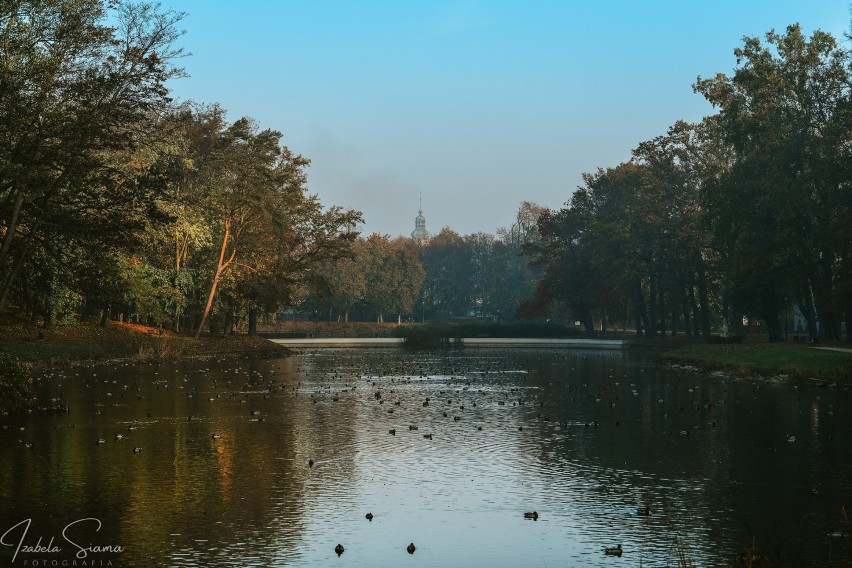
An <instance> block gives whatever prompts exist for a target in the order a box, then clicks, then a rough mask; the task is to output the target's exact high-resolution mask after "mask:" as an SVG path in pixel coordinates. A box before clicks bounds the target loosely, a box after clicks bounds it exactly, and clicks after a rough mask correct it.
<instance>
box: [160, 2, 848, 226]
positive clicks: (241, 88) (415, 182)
mask: <svg viewBox="0 0 852 568" xmlns="http://www.w3.org/2000/svg"><path fill="white" fill-rule="evenodd" d="M162 5H163V7H165V8H171V9H174V10H177V11H182V12H186V13H187V16H186V18H185V19H184V20H183V22H182V27H183V29H185V30H186V33H185V35H184V36H183V38H181V42H180V45H181V46H183V47H184V48H185V49H186V50H187V51H188V52H190V53H191V56H189V57H187V58H186V59H185V60H183V66H184V67H185V68H186V70H187V72H188V73H189V77H188V78H185V79H181V80H179V81H176V82H174V83H173V84H172V88H173V91H174V94H175V95H176V97H177V98H178V99H181V100H186V99H191V100H195V101H199V102H204V103H214V102H215V103H219V104H220V105H221V106H222V107H223V108H225V109H226V110H227V111H228V118H229V119H230V120H236V119H237V118H239V117H241V116H250V117H252V118H254V119H256V120H257V121H258V122H259V124H260V126H261V127H263V128H274V129H277V130H280V131H282V132H283V133H284V139H283V141H284V143H285V144H286V145H287V146H289V147H290V148H291V149H292V150H293V151H294V152H297V153H299V154H302V155H303V156H305V157H307V158H310V159H311V161H312V163H311V167H310V168H309V170H308V175H309V189H310V191H311V193H316V194H318V195H319V196H320V199H321V200H322V202H323V203H324V204H326V205H330V204H337V205H343V206H346V207H352V208H356V209H359V210H361V211H362V212H363V213H364V217H365V220H366V223H365V225H364V227H363V232H364V233H365V234H369V233H372V232H379V233H387V234H390V235H391V236H396V235H401V234H402V235H408V234H409V233H410V232H411V231H412V230H413V228H414V217H415V216H416V214H417V209H418V199H419V196H420V194H421V193H422V196H423V213H424V215H425V216H426V222H427V228H428V229H429V230H430V231H431V232H433V233H435V232H437V231H438V230H440V229H441V227H444V226H449V227H451V228H452V229H454V230H456V231H457V232H459V233H461V234H469V233H475V232H478V231H483V232H487V233H494V232H495V230H496V229H497V228H498V227H505V226H508V225H510V224H511V223H512V220H513V218H514V215H515V212H516V211H517V209H518V206H519V204H520V203H521V201H524V200H528V201H534V202H537V203H539V204H541V205H545V206H547V207H551V208H559V207H561V206H562V205H563V204H564V203H565V202H566V201H567V200H568V199H569V198H570V195H571V193H572V192H573V191H574V189H576V187H577V186H578V185H579V184H580V183H581V175H582V173H583V172H593V171H595V170H596V169H597V168H598V167H609V166H614V165H616V164H618V163H620V162H622V161H625V160H627V159H629V158H630V152H631V150H632V149H633V148H634V147H636V146H637V145H638V143H639V142H642V141H644V140H648V139H650V138H653V137H654V136H658V135H660V134H664V133H665V131H666V129H667V128H668V127H669V126H670V125H671V124H673V123H674V122H675V121H676V120H679V119H684V120H687V121H696V120H699V119H700V118H701V117H702V116H705V115H707V114H712V113H713V109H712V108H711V107H710V105H709V104H707V103H706V102H705V100H704V99H703V97H701V96H700V95H697V94H694V93H693V92H692V84H693V83H694V82H695V79H696V78H697V76H699V75H701V76H704V77H706V76H710V75H714V74H715V73H717V72H724V73H728V74H730V73H731V72H732V70H733V69H734V68H735V65H736V61H735V58H734V55H733V50H734V48H736V47H739V46H741V45H742V41H741V40H742V37H743V36H760V37H763V35H764V34H765V33H766V32H767V31H769V30H770V29H773V28H775V29H776V30H778V31H782V30H784V29H785V28H786V26H788V25H789V24H791V23H795V22H798V23H800V24H801V25H802V28H803V29H804V31H805V32H806V33H807V34H808V35H810V33H811V32H812V31H813V30H815V29H822V30H824V31H828V32H830V33H832V34H833V35H834V36H835V37H836V38H838V40H840V41H842V42H843V44H844V45H846V46H847V47H848V45H849V43H848V41H847V40H846V39H845V37H844V34H845V33H846V32H847V31H848V30H849V23H850V12H849V2H844V1H838V0H736V1H734V0H707V1H703V0H700V1H699V0H688V1H687V0H672V1H654V0H645V1H641V0H625V1H603V0H585V1H582V2H581V1H571V0H561V1H560V0H552V1H533V0H530V1H525V2H521V1H518V0H515V1H499V0H446V1H441V0H436V1H426V0H394V1H391V0H385V1H371V0H348V1H347V0H335V1H332V0H242V1H241V2H230V1H225V0H165V1H163V2H162Z"/></svg>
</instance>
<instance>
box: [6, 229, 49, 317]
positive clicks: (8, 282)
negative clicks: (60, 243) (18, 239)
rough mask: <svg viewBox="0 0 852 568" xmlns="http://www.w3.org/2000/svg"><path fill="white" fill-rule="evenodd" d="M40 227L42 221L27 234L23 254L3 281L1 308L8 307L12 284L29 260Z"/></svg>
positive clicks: (21, 253) (22, 249)
mask: <svg viewBox="0 0 852 568" xmlns="http://www.w3.org/2000/svg"><path fill="white" fill-rule="evenodd" d="M39 225H41V221H40V220H39V221H36V222H35V223H34V224H33V226H32V228H31V229H30V232H29V233H28V234H27V238H26V239H25V240H24V246H22V247H21V252H20V254H19V255H18V257H17V258H16V259H15V263H14V264H13V265H12V268H11V269H10V270H9V274H8V275H7V276H6V279H5V280H4V281H3V289H2V290H0V308H2V307H3V306H5V305H6V299H7V298H8V296H9V290H11V289H12V283H13V282H14V281H15V278H16V277H17V276H18V272H19V271H20V270H21V268H22V267H23V266H24V260H26V258H27V254H28V253H29V249H30V245H31V244H32V242H33V236H34V235H35V233H36V231H37V230H38V227H39Z"/></svg>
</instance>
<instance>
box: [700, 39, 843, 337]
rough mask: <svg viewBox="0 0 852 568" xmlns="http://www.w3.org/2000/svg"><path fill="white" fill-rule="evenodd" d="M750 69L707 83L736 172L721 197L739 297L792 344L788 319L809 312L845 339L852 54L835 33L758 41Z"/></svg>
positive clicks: (748, 60) (751, 49)
mask: <svg viewBox="0 0 852 568" xmlns="http://www.w3.org/2000/svg"><path fill="white" fill-rule="evenodd" d="M735 55H736V57H737V63H738V65H739V67H738V68H737V69H736V71H735V72H734V75H733V76H731V77H728V76H726V75H724V74H718V75H716V76H715V77H712V78H709V79H701V78H699V80H698V81H697V82H696V84H695V89H696V91H698V92H699V93H701V94H703V95H704V96H705V97H706V98H707V99H708V100H709V101H710V102H711V103H713V104H714V105H715V106H718V107H719V109H720V124H721V126H722V132H723V133H724V136H725V138H726V140H727V141H728V142H730V143H731V144H732V146H733V147H734V149H735V151H736V157H737V158H736V163H735V164H734V166H733V168H732V169H731V171H730V174H729V175H728V176H726V179H724V180H722V182H721V183H719V184H718V186H717V188H716V190H715V195H713V196H711V197H712V201H711V204H712V214H713V216H714V221H715V222H714V232H715V234H716V237H717V238H718V239H719V240H721V241H723V242H725V243H726V245H727V246H726V248H727V249H728V251H729V253H730V258H729V262H730V265H731V269H732V271H733V274H734V276H735V278H733V279H732V280H734V281H736V282H738V283H739V287H738V290H736V292H737V296H738V298H739V299H740V300H741V301H742V303H745V304H748V305H749V307H750V308H751V309H752V310H753V311H754V312H755V313H756V315H758V316H759V317H761V318H762V319H763V320H764V321H766V323H767V326H768V329H769V333H770V337H771V338H772V339H773V340H780V339H782V329H781V325H780V319H779V318H780V314H781V313H783V311H784V310H785V309H786V308H787V306H789V305H790V303H791V301H794V302H796V303H797V304H799V305H800V306H801V307H802V308H803V311H804V313H805V315H806V317H807V318H808V320H809V324H810V325H809V327H810V329H811V333H812V334H816V332H817V318H819V322H820V324H821V326H822V332H823V333H824V334H826V335H827V336H828V337H830V338H836V337H837V336H838V335H839V321H840V316H841V306H843V305H844V304H845V303H846V302H847V301H848V298H844V297H841V294H842V293H841V292H840V290H839V289H838V288H837V279H836V277H835V274H836V273H837V270H838V269H841V270H842V268H841V267H843V266H844V265H845V264H847V263H848V258H849V252H850V251H849V244H848V242H844V241H843V237H842V236H841V235H842V234H843V233H844V231H846V228H845V227H846V226H848V224H849V223H848V210H845V209H844V201H845V199H846V198H845V197H844V196H845V194H846V193H848V189H847V188H848V178H847V177H845V172H843V167H842V166H841V164H842V160H843V157H844V155H846V154H848V140H849V127H848V124H849V123H848V110H847V109H848V105H849V96H850V75H849V53H848V52H847V51H845V50H843V49H841V48H840V47H838V45H837V42H836V41H835V40H834V38H833V37H832V36H831V35H830V34H827V33H825V32H821V31H816V32H814V34H813V35H812V36H811V37H810V38H806V37H805V36H804V35H803V33H802V31H801V28H800V27H799V26H798V25H791V26H789V27H788V28H787V29H786V33H776V32H774V31H771V32H769V33H768V34H766V45H764V44H763V43H762V42H761V41H760V39H758V38H755V37H747V38H745V40H744V44H743V47H741V48H738V49H736V50H735Z"/></svg>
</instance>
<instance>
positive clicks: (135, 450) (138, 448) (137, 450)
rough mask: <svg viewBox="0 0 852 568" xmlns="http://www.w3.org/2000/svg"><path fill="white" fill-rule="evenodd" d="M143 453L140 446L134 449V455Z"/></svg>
mask: <svg viewBox="0 0 852 568" xmlns="http://www.w3.org/2000/svg"><path fill="white" fill-rule="evenodd" d="M141 451H142V448H140V447H139V446H136V447H135V448H133V453H134V454H138V453H139V452H141Z"/></svg>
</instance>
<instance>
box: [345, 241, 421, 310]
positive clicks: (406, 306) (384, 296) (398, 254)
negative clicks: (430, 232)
mask: <svg viewBox="0 0 852 568" xmlns="http://www.w3.org/2000/svg"><path fill="white" fill-rule="evenodd" d="M359 258H360V259H361V260H362V261H363V262H364V268H363V271H364V281H365V288H366V292H365V295H364V301H365V302H366V303H367V305H368V306H370V308H371V309H372V310H373V313H375V314H376V321H378V322H383V321H384V315H385V314H389V313H395V314H396V315H397V321H398V322H399V321H401V319H402V315H403V314H410V313H411V312H412V311H413V309H414V306H415V301H416V300H417V298H418V295H419V294H420V287H421V286H422V284H423V279H424V276H425V274H424V270H423V265H422V264H421V263H420V260H419V259H418V258H417V250H416V243H414V241H412V240H411V239H406V238H403V237H400V238H397V239H395V240H391V239H390V238H389V237H388V236H387V235H380V234H377V233H374V234H372V235H370V236H369V237H368V238H367V239H366V240H365V241H364V243H363V252H362V253H361V254H360V255H359Z"/></svg>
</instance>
